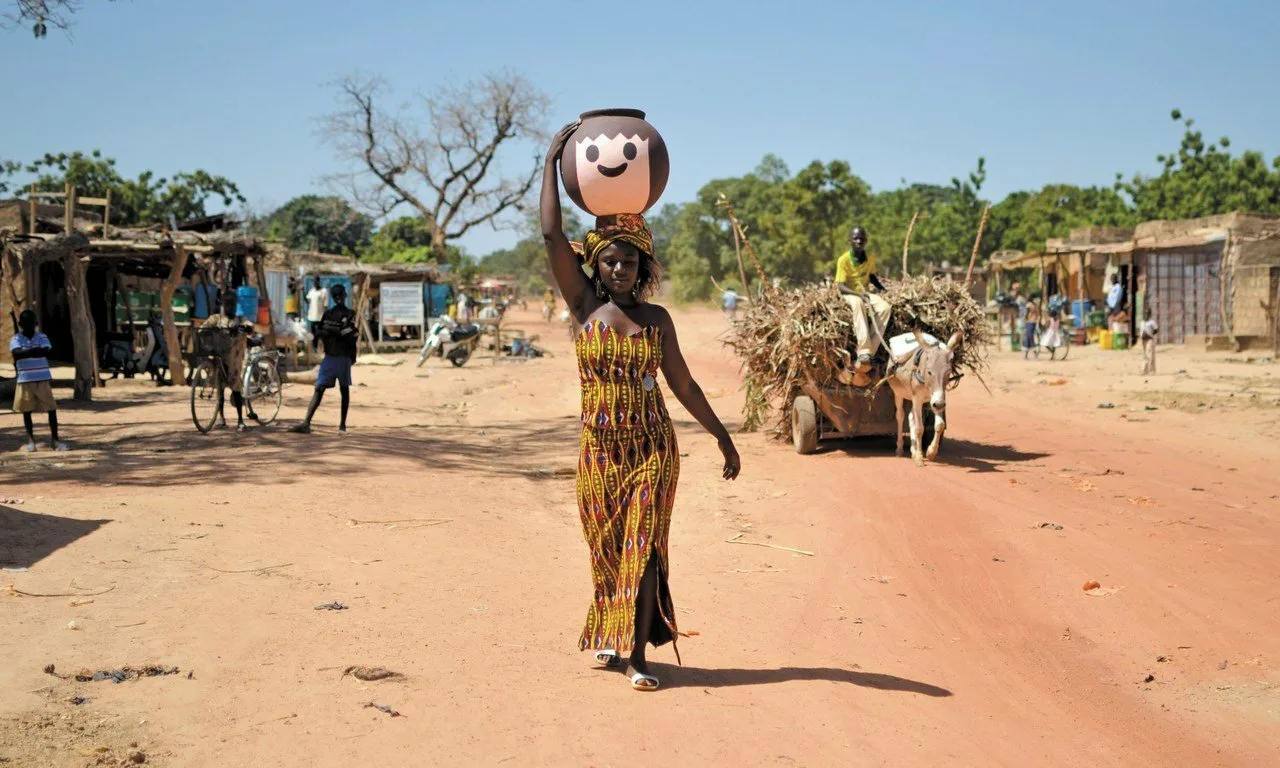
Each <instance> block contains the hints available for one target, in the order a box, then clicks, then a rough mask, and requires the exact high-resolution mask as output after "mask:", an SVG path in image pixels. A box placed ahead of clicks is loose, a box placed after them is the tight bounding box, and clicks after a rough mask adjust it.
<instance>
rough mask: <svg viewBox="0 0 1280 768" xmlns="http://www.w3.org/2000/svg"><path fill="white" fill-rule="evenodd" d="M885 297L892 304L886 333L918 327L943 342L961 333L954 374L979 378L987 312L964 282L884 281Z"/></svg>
mask: <svg viewBox="0 0 1280 768" xmlns="http://www.w3.org/2000/svg"><path fill="white" fill-rule="evenodd" d="M884 287H885V289H886V290H885V292H884V298H885V300H886V301H888V302H889V306H891V307H893V317H892V318H890V319H889V335H890V336H895V335H897V334H899V333H907V332H910V331H911V329H913V328H919V329H920V330H922V331H924V332H925V333H928V334H932V335H933V336H934V337H935V338H937V339H938V340H940V341H946V340H947V339H948V338H950V337H951V334H953V333H955V332H956V331H959V332H960V335H961V341H960V345H959V346H958V347H957V348H956V353H955V370H956V373H972V374H973V375H974V376H977V377H978V378H979V379H981V378H982V372H983V371H985V370H986V368H987V345H988V344H989V343H990V342H991V332H990V329H989V328H988V326H987V316H986V312H985V311H983V309H982V307H981V306H980V305H979V304H978V302H976V301H974V300H973V297H972V296H970V295H969V291H968V290H967V289H966V288H965V287H964V284H963V283H960V282H956V281H954V280H943V279H940V278H929V277H923V276H922V277H909V278H907V279H905V280H885V281H884Z"/></svg>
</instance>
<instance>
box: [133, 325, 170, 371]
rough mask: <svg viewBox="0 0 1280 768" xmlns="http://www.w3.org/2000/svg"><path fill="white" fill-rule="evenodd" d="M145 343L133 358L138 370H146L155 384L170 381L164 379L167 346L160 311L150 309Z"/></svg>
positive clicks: (167, 353)
mask: <svg viewBox="0 0 1280 768" xmlns="http://www.w3.org/2000/svg"><path fill="white" fill-rule="evenodd" d="M145 335H146V343H145V344H144V345H143V348H142V352H141V353H140V354H139V355H138V356H137V357H136V358H135V365H134V367H136V368H137V369H138V370H140V371H146V372H147V373H148V374H150V375H151V380H152V381H154V382H155V383H156V386H158V387H162V386H165V385H166V384H168V383H170V382H168V381H166V380H165V371H167V370H168V368H169V348H168V346H166V344H165V340H164V326H163V325H162V324H161V322H160V313H159V312H156V311H155V310H152V311H151V313H150V315H148V317H147V328H146V334H145Z"/></svg>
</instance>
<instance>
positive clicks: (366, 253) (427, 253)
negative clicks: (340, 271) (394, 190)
mask: <svg viewBox="0 0 1280 768" xmlns="http://www.w3.org/2000/svg"><path fill="white" fill-rule="evenodd" d="M358 256H359V258H360V259H361V260H362V261H367V262H372V263H389V264H438V265H442V266H447V267H449V268H450V269H452V270H453V271H454V272H455V273H456V274H458V275H460V276H461V277H462V278H463V279H464V280H470V279H471V278H473V277H474V276H475V274H476V271H477V264H476V261H475V260H474V259H472V258H471V256H469V255H468V254H467V252H466V251H464V250H463V249H461V248H459V247H458V246H455V245H445V246H444V247H443V248H436V247H433V246H432V245H431V230H430V229H429V226H428V224H427V222H425V221H423V220H422V219H420V218H418V217H417V216H401V217H400V218H397V219H392V220H391V221H388V222H387V223H385V224H383V225H382V226H381V227H379V228H378V231H377V232H375V233H374V234H373V237H372V238H371V239H370V241H369V245H368V246H367V247H366V248H364V249H363V250H362V251H361V252H360V253H359V254H358Z"/></svg>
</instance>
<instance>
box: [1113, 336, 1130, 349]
mask: <svg viewBox="0 0 1280 768" xmlns="http://www.w3.org/2000/svg"><path fill="white" fill-rule="evenodd" d="M1111 348H1112V349H1128V348H1129V334H1127V333H1113V334H1111Z"/></svg>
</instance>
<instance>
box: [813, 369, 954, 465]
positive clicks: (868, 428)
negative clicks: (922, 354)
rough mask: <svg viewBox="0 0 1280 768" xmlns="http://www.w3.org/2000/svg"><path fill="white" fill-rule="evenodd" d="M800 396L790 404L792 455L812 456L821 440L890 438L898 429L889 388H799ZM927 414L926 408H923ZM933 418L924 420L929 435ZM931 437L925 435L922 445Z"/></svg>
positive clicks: (845, 386)
mask: <svg viewBox="0 0 1280 768" xmlns="http://www.w3.org/2000/svg"><path fill="white" fill-rule="evenodd" d="M801 389H802V390H803V391H804V394H801V395H796V399H795V402H793V403H792V404H791V442H792V444H794V445H795V448H796V453H801V454H805V453H813V452H814V451H816V450H818V443H819V442H821V441H823V440H843V439H846V438H851V437H893V438H896V437H897V436H898V429H900V427H899V425H898V424H897V423H896V422H897V413H896V412H895V408H894V402H893V393H892V392H890V391H889V387H887V386H884V387H878V388H877V387H870V386H868V387H859V386H853V385H839V386H835V387H818V386H815V385H813V384H810V383H808V382H806V383H804V384H803V385H801ZM925 410H926V411H929V406H928V405H926V406H925ZM932 423H933V419H931V418H926V419H925V425H926V430H925V431H926V433H932V431H933V430H932V427H931V426H929V425H931V424H932ZM932 437H933V435H932V434H926V435H925V438H926V439H925V442H928V441H929V440H931V439H932Z"/></svg>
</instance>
